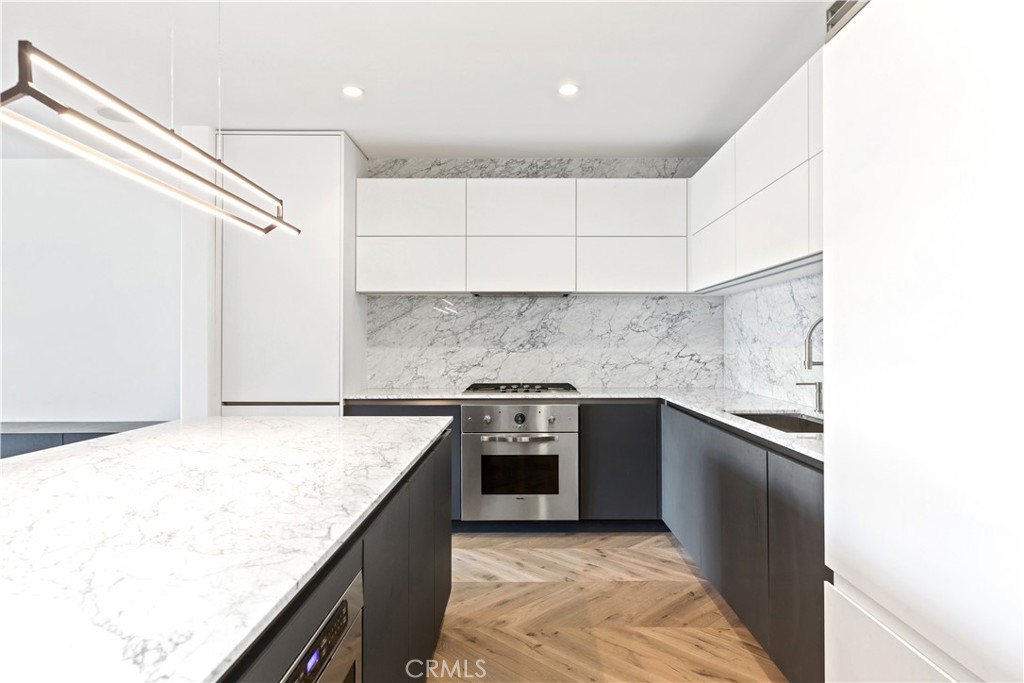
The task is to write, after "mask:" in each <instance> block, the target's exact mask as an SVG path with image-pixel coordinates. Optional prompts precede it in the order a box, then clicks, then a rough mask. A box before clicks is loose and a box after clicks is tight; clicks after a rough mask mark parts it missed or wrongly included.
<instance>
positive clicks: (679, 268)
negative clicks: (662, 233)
mask: <svg viewBox="0 0 1024 683" xmlns="http://www.w3.org/2000/svg"><path fill="white" fill-rule="evenodd" d="M576 268H577V272H576V291H577V292H641V293H642V292H651V293H660V292H685V291H686V238H685V237H580V238H577V240H576Z"/></svg>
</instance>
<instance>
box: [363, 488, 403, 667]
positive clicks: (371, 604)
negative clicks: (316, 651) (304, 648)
mask: <svg viewBox="0 0 1024 683" xmlns="http://www.w3.org/2000/svg"><path fill="white" fill-rule="evenodd" d="M363 596H364V600H365V604H364V608H363V680H364V681H366V683H396V682H398V681H406V680H409V677H408V676H407V675H406V673H405V665H406V663H407V662H408V661H409V652H410V649H409V629H408V627H407V625H408V623H409V489H408V485H407V484H403V485H402V487H401V488H400V489H399V490H398V492H397V493H396V494H395V495H394V496H393V497H392V498H391V500H389V501H388V502H387V504H386V505H385V506H384V508H383V509H382V510H381V511H380V513H379V515H378V516H377V519H375V520H374V521H373V523H372V524H371V525H370V527H369V528H368V529H367V530H366V535H365V536H363Z"/></svg>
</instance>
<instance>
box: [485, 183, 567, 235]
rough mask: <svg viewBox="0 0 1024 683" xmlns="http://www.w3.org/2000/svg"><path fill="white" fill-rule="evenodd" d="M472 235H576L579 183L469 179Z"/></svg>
mask: <svg viewBox="0 0 1024 683" xmlns="http://www.w3.org/2000/svg"><path fill="white" fill-rule="evenodd" d="M466 231H467V233H468V234H470V235H492V236H510V237H512V236H550V235H575V234H576V181H575V180H574V179H572V178H470V179H469V180H467V181H466Z"/></svg>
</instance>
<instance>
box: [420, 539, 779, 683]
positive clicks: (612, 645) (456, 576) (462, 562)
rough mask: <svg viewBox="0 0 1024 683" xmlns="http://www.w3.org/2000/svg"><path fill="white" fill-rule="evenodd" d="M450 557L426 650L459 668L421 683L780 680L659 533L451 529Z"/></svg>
mask: <svg viewBox="0 0 1024 683" xmlns="http://www.w3.org/2000/svg"><path fill="white" fill-rule="evenodd" d="M453 554H454V555H453V558H452V559H453V566H452V579H453V585H452V596H451V601H450V602H449V604H448V611H447V613H446V614H445V620H444V627H443V630H442V632H441V638H440V641H439V643H438V647H437V652H436V653H435V655H434V657H435V659H437V660H440V661H442V662H446V663H447V664H448V666H449V668H448V671H449V672H450V671H451V670H452V668H451V667H453V666H455V665H456V663H461V668H460V669H459V674H456V675H448V676H445V675H436V676H432V677H430V680H434V681H451V680H472V681H480V683H520V682H523V683H525V682H530V683H554V682H556V681H558V682H561V681H609V682H610V681H618V682H626V681H629V682H639V681H673V682H682V681H785V678H784V677H783V676H782V674H781V673H780V672H779V670H778V669H777V668H776V667H775V665H774V664H773V663H772V661H771V660H770V659H769V658H768V656H767V655H766V654H765V652H764V650H762V649H761V647H760V646H759V645H758V644H757V641H755V640H754V638H753V637H752V636H751V635H750V633H749V632H748V631H747V629H746V628H744V627H743V625H742V624H740V623H739V620H738V619H737V618H736V616H735V615H734V614H733V612H732V611H731V610H730V609H729V607H728V605H726V604H725V602H724V601H723V600H722V598H721V597H720V596H719V595H718V594H717V593H716V592H715V590H714V589H713V588H712V587H711V586H710V585H709V584H708V583H707V581H706V580H705V579H704V578H703V577H702V576H701V574H700V572H699V570H698V569H697V568H696V567H695V566H694V565H693V563H692V562H691V561H690V559H689V557H687V556H686V554H685V553H684V552H683V551H682V550H681V549H680V548H679V547H678V546H677V545H676V544H675V543H674V541H673V539H672V537H671V536H670V535H669V534H664V533H628V534H530V535H512V534H457V535H456V536H455V538H454V550H453ZM477 660H484V662H483V669H484V670H485V671H486V675H485V676H482V677H481V676H476V677H472V678H471V677H469V676H466V675H464V674H465V672H466V671H467V663H468V672H469V673H470V674H477V673H479V672H478V671H477V670H476V668H475V667H476V661H477ZM436 673H441V672H440V671H438V672H436Z"/></svg>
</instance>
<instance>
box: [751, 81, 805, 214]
mask: <svg viewBox="0 0 1024 683" xmlns="http://www.w3.org/2000/svg"><path fill="white" fill-rule="evenodd" d="M807 71H808V68H807V65H806V64H805V65H804V66H802V67H801V68H800V70H799V71H797V72H796V73H795V74H794V75H793V76H792V77H791V78H790V79H789V80H788V81H786V84H785V85H783V86H782V87H781V88H780V89H779V91H778V92H776V93H775V94H774V95H772V98H771V99H770V100H768V101H767V102H766V103H765V104H764V106H763V107H761V108H760V109H759V110H758V111H757V113H756V114H754V115H753V116H752V117H751V118H750V120H749V121H747V122H746V123H745V124H744V125H743V127H742V128H740V130H739V132H738V133H736V203H737V204H739V203H741V202H743V201H744V200H745V199H747V198H749V197H751V196H753V195H754V194H755V193H756V192H758V191H759V190H762V189H764V188H765V187H767V186H768V185H769V184H771V183H772V182H773V181H775V180H777V179H779V178H781V177H782V176H783V175H785V174H786V173H788V172H789V171H791V170H793V169H794V168H796V167H797V166H799V165H800V164H802V163H803V162H805V161H807V159H808V158H809V156H810V155H809V154H808V153H807V150H808V106H807V102H808V85H807Z"/></svg>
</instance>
